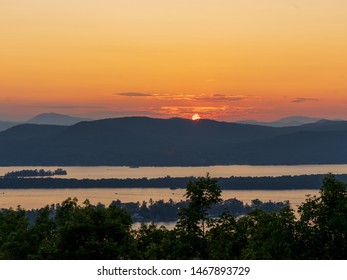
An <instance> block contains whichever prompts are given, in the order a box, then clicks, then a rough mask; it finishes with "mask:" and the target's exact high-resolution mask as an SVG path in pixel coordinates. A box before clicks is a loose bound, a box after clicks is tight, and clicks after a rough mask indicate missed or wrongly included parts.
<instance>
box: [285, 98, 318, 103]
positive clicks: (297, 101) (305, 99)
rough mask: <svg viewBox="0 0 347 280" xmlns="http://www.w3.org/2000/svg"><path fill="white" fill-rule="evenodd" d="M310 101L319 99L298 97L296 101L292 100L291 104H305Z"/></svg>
mask: <svg viewBox="0 0 347 280" xmlns="http://www.w3.org/2000/svg"><path fill="white" fill-rule="evenodd" d="M310 101H319V99H318V98H305V97H297V98H295V99H294V100H292V101H291V103H303V102H310Z"/></svg>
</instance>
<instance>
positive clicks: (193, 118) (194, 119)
mask: <svg viewBox="0 0 347 280" xmlns="http://www.w3.org/2000/svg"><path fill="white" fill-rule="evenodd" d="M200 119H201V117H200V116H199V114H194V115H193V116H192V120H193V121H198V120H200Z"/></svg>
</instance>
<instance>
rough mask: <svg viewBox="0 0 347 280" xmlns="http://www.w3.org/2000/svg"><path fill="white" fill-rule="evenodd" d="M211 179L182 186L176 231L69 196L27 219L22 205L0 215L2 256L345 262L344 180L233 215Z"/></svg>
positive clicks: (333, 178) (346, 202) (332, 180)
mask: <svg viewBox="0 0 347 280" xmlns="http://www.w3.org/2000/svg"><path fill="white" fill-rule="evenodd" d="M221 193H222V190H221V188H220V186H219V184H218V181H217V180H216V179H211V178H210V177H209V176H208V175H207V176H206V177H202V178H198V179H197V180H195V181H190V182H188V183H187V186H186V193H185V197H186V199H187V201H188V203H187V204H185V205H182V207H180V209H179V211H178V221H177V224H176V226H175V227H174V229H167V228H165V227H164V226H161V227H159V226H158V225H157V224H155V223H152V224H149V225H148V224H142V225H141V227H140V228H139V229H133V228H132V223H133V220H132V218H131V215H130V214H129V213H128V212H127V211H126V210H125V209H124V208H122V205H117V204H112V205H110V206H109V207H104V206H102V205H99V204H98V205H92V204H91V203H90V202H89V201H88V200H86V201H85V202H84V203H83V204H78V203H77V202H78V200H77V199H76V198H68V199H66V200H65V201H63V202H62V204H61V205H60V206H59V208H57V209H55V213H54V215H52V213H51V209H50V207H49V206H46V207H44V208H41V209H38V212H37V216H36V218H35V220H34V221H32V222H30V221H29V219H28V217H27V216H26V211H25V210H24V209H21V208H17V209H8V210H6V211H0V237H1V238H0V259H41V260H46V259H63V260H83V259H87V260H97V259H101V260H105V259H106V260H114V259H137V260H138V259H158V260H160V259H229V260H232V259H282V260H289V259H342V260H345V259H346V258H347V222H346V221H347V190H346V183H343V182H341V181H339V180H337V178H336V176H334V175H332V174H329V175H327V176H326V177H324V179H323V182H322V186H321V188H320V191H319V195H317V196H313V197H308V198H307V199H306V201H305V202H303V203H302V204H301V205H300V206H299V209H298V213H299V216H296V215H295V214H294V211H293V210H292V209H290V208H289V207H283V208H281V209H279V210H278V211H274V212H265V211H263V210H261V209H254V210H253V211H251V212H249V213H247V214H245V215H243V216H241V217H235V216H234V215H233V214H232V213H230V212H229V211H228V209H225V211H223V212H222V213H220V214H219V215H218V216H215V217H211V215H210V213H209V211H210V210H211V209H212V208H213V207H214V205H218V204H220V203H221V202H222V199H221Z"/></svg>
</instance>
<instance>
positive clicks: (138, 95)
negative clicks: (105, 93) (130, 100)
mask: <svg viewBox="0 0 347 280" xmlns="http://www.w3.org/2000/svg"><path fill="white" fill-rule="evenodd" d="M115 95H120V96H127V97H146V96H153V94H150V93H142V92H121V93H116V94H115Z"/></svg>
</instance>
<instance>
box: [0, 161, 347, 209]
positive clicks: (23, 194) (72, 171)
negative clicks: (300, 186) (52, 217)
mask: <svg viewBox="0 0 347 280" xmlns="http://www.w3.org/2000/svg"><path fill="white" fill-rule="evenodd" d="M59 167H61V166H15V167H14V166H7V167H0V176H3V175H4V174H5V173H7V172H10V171H17V170H23V169H44V170H52V171H53V170H55V169H57V168H59ZM62 168H63V169H65V170H66V171H67V173H68V175H67V176H60V177H62V178H77V179H83V178H89V179H100V178H121V179H122V178H123V179H124V178H143V177H147V178H158V177H165V176H171V177H186V176H205V175H206V173H207V172H209V173H210V175H211V177H230V176H282V175H304V174H327V173H329V172H332V173H334V174H347V164H334V165H280V166H251V165H228V166H203V167H201V166H199V167H139V168H131V167H126V166H121V167H115V166H88V167H85V166H82V167H81V166H67V167H62ZM56 177H58V176H56ZM139 187H140V186H139ZM184 192H185V190H183V189H181V190H180V189H178V190H174V191H173V190H170V189H150V188H146V189H144V188H122V189H117V188H115V189H26V190H12V189H0V208H9V207H13V208H15V207H17V205H21V206H22V207H23V208H25V209H32V208H40V207H43V206H45V205H47V204H52V203H54V204H55V203H61V202H62V201H63V200H65V199H66V198H68V197H77V198H78V199H79V201H80V202H82V201H83V200H85V199H86V198H88V199H89V200H90V201H91V202H92V203H93V204H96V203H98V202H101V203H103V204H105V205H109V204H110V203H111V202H112V201H113V200H116V199H119V200H121V201H123V202H136V201H140V202H142V201H148V200H149V199H150V198H152V199H153V200H159V199H164V200H165V201H167V200H169V199H170V198H171V199H172V200H174V201H179V200H181V199H184V197H183V194H184ZM308 194H311V195H317V194H318V190H286V191H262V190H247V191H242V190H237V191H230V190H225V191H223V198H224V199H228V198H234V197H236V198H237V199H239V200H242V201H245V202H248V203H249V202H250V201H251V200H252V199H255V198H258V199H260V200H262V201H268V200H272V201H276V202H277V201H284V200H289V201H290V202H291V205H292V207H293V208H294V209H296V208H297V207H296V205H298V204H300V203H302V202H303V201H304V200H305V199H306V195H308Z"/></svg>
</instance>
